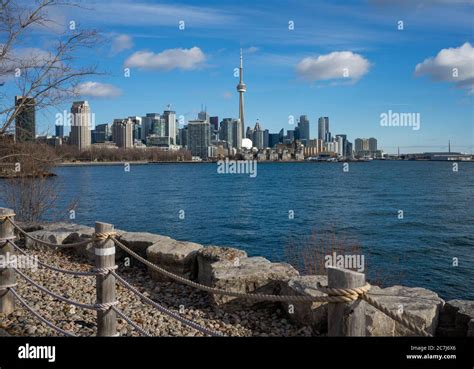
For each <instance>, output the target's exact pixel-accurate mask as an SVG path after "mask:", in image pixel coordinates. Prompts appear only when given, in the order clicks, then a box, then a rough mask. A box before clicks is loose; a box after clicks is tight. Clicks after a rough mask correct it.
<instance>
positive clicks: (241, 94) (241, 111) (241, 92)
mask: <svg viewBox="0 0 474 369" xmlns="http://www.w3.org/2000/svg"><path fill="white" fill-rule="evenodd" d="M243 59H244V58H243V56H242V49H240V68H239V77H240V80H239V84H238V85H237V92H238V93H239V119H240V125H241V126H242V138H244V137H245V121H244V92H245V91H247V86H245V83H244V63H243Z"/></svg>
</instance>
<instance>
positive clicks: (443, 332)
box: [436, 300, 474, 337]
mask: <svg viewBox="0 0 474 369" xmlns="http://www.w3.org/2000/svg"><path fill="white" fill-rule="evenodd" d="M436 334H437V335H438V336H441V337H466V336H467V337H474V301H470V300H451V301H448V302H446V304H445V305H444V306H443V309H442V310H441V312H440V318H439V326H438V329H437V331H436Z"/></svg>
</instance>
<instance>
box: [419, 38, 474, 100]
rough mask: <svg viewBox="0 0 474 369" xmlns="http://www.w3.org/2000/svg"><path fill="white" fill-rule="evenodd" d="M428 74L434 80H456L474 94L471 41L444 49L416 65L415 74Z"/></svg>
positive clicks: (473, 49)
mask: <svg viewBox="0 0 474 369" xmlns="http://www.w3.org/2000/svg"><path fill="white" fill-rule="evenodd" d="M423 75H427V76H429V77H430V78H431V79H433V80H434V81H443V82H454V84H455V85H456V87H458V88H462V89H466V90H467V91H468V94H469V95H473V94H474V48H473V47H472V45H471V44H470V43H469V42H466V43H465V44H464V45H462V46H459V47H457V48H449V49H442V50H441V51H440V52H439V53H438V54H437V55H436V56H435V57H431V58H428V59H425V60H424V61H423V62H422V63H419V64H417V66H416V67H415V76H417V77H419V76H423Z"/></svg>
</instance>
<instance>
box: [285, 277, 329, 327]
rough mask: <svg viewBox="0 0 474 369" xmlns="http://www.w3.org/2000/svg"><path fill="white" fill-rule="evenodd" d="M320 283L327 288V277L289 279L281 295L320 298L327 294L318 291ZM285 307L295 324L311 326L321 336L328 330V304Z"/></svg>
mask: <svg viewBox="0 0 474 369" xmlns="http://www.w3.org/2000/svg"><path fill="white" fill-rule="evenodd" d="M318 283H320V284H322V285H323V286H327V283H328V278H327V276H325V275H305V276H298V277H294V278H291V279H289V280H288V281H287V282H286V283H285V284H284V286H283V288H282V290H281V292H280V294H281V295H290V296H293V295H296V296H312V297H319V296H325V294H324V293H323V292H321V291H319V290H318V289H317V286H318ZM283 307H284V309H285V311H286V313H287V314H288V317H289V318H290V320H292V321H293V322H295V323H297V324H299V325H302V326H309V327H311V329H312V330H313V333H314V334H316V335H320V334H322V333H326V332H327V329H328V303H327V302H284V303H283Z"/></svg>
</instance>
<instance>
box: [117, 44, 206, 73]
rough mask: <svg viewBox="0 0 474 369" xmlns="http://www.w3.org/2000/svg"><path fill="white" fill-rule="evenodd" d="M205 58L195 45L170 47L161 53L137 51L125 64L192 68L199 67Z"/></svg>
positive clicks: (155, 67)
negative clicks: (185, 47)
mask: <svg viewBox="0 0 474 369" xmlns="http://www.w3.org/2000/svg"><path fill="white" fill-rule="evenodd" d="M205 60H206V55H204V53H203V52H202V50H201V49H200V48H199V47H196V46H195V47H192V48H191V49H168V50H164V51H162V52H161V53H159V54H155V53H154V52H151V51H137V52H136V53H134V54H132V55H131V56H130V57H129V58H128V59H127V60H126V61H125V66H127V67H136V68H143V69H156V70H172V69H184V70H190V69H196V68H199V67H200V66H202V63H203V62H204V61H205Z"/></svg>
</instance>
